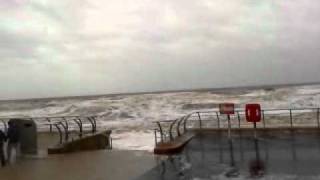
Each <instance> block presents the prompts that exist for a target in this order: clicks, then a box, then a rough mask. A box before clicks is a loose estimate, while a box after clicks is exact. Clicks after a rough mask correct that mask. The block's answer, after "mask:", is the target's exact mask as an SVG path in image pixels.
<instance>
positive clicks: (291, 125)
mask: <svg viewBox="0 0 320 180" xmlns="http://www.w3.org/2000/svg"><path fill="white" fill-rule="evenodd" d="M290 127H291V128H292V127H293V122H292V109H290Z"/></svg>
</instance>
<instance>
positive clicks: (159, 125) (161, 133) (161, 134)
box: [156, 121, 163, 142]
mask: <svg viewBox="0 0 320 180" xmlns="http://www.w3.org/2000/svg"><path fill="white" fill-rule="evenodd" d="M156 123H157V125H158V127H159V131H160V139H161V142H163V131H162V127H161V124H160V122H159V121H158V122H156Z"/></svg>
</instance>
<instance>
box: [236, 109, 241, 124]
mask: <svg viewBox="0 0 320 180" xmlns="http://www.w3.org/2000/svg"><path fill="white" fill-rule="evenodd" d="M237 115H238V127H239V128H240V126H241V125H240V120H241V119H240V114H239V111H237Z"/></svg>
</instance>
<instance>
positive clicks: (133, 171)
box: [0, 150, 156, 180]
mask: <svg viewBox="0 0 320 180" xmlns="http://www.w3.org/2000/svg"><path fill="white" fill-rule="evenodd" d="M155 164H156V162H155V159H154V157H153V155H152V154H150V153H146V152H142V151H108V150H100V151H91V152H81V153H73V154H64V155H50V156H48V157H46V158H23V159H19V161H17V162H16V163H15V164H11V165H8V166H6V167H3V168H1V167H0V179H1V180H129V179H133V178H134V177H138V176H140V175H142V174H143V173H145V172H146V171H148V170H150V169H151V168H152V167H155Z"/></svg>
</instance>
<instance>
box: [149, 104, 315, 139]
mask: <svg viewBox="0 0 320 180" xmlns="http://www.w3.org/2000/svg"><path fill="white" fill-rule="evenodd" d="M261 116H262V119H261V122H259V123H257V128H275V127H281V128H289V129H290V128H292V129H293V128H298V127H316V128H319V129H320V108H295V109H262V110H261ZM230 117H231V128H253V124H252V123H248V122H246V119H245V110H243V109H236V110H235V114H234V115H231V116H230ZM154 123H155V124H156V125H157V128H156V129H155V130H154V134H155V144H156V145H157V144H158V143H159V142H162V143H164V142H170V141H172V140H174V138H176V137H179V136H181V135H182V134H183V133H185V132H187V131H188V129H190V128H193V129H194V128H196V129H204V128H212V129H226V128H227V116H226V115H222V114H220V112H219V111H217V110H216V111H198V112H193V113H191V114H188V115H186V116H183V117H181V118H179V119H175V120H167V121H156V122H154ZM181 130H183V131H181Z"/></svg>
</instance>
